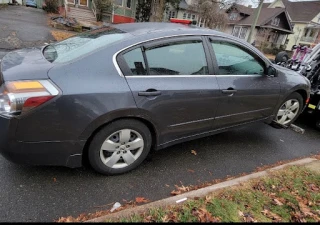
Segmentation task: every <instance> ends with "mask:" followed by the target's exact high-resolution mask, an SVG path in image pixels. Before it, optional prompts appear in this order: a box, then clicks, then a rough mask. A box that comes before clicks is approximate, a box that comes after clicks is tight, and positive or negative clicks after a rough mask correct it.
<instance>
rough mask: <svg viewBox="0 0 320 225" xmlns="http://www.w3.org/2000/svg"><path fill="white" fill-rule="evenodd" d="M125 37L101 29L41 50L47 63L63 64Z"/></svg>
mask: <svg viewBox="0 0 320 225" xmlns="http://www.w3.org/2000/svg"><path fill="white" fill-rule="evenodd" d="M127 36H129V34H128V33H126V32H124V31H121V30H118V29H115V28H113V27H102V28H98V29H94V30H91V31H88V32H84V33H82V34H79V35H77V36H74V37H71V38H68V39H66V40H64V41H61V42H57V43H54V44H50V45H48V46H46V47H45V48H44V49H43V55H44V57H45V58H46V59H47V60H48V61H49V62H55V63H65V62H68V61H71V60H74V59H76V58H78V57H81V56H83V55H85V54H87V53H90V52H92V51H94V50H96V49H99V48H102V47H105V46H107V45H110V44H112V43H114V42H117V41H119V40H122V39H124V38H126V37H127Z"/></svg>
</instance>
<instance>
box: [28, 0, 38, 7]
mask: <svg viewBox="0 0 320 225" xmlns="http://www.w3.org/2000/svg"><path fill="white" fill-rule="evenodd" d="M26 6H27V7H28V6H31V7H35V8H37V0H26Z"/></svg>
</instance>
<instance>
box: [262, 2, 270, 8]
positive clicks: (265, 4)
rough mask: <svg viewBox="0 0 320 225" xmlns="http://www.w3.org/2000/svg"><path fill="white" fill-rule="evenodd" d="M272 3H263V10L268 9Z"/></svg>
mask: <svg viewBox="0 0 320 225" xmlns="http://www.w3.org/2000/svg"><path fill="white" fill-rule="evenodd" d="M270 4H271V3H263V4H262V8H267V7H268V6H269V5H270Z"/></svg>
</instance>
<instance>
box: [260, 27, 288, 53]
mask: <svg viewBox="0 0 320 225" xmlns="http://www.w3.org/2000/svg"><path fill="white" fill-rule="evenodd" d="M289 34H292V32H291V31H289V30H285V29H281V28H277V29H275V28H274V27H268V26H263V27H259V28H258V29H257V35H256V45H257V46H261V47H262V48H277V49H279V48H283V47H284V46H285V45H286V39H287V37H288V35H289Z"/></svg>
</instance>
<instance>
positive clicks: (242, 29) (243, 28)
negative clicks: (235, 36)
mask: <svg viewBox="0 0 320 225" xmlns="http://www.w3.org/2000/svg"><path fill="white" fill-rule="evenodd" d="M247 31H248V28H247V27H242V28H241V30H240V35H239V38H241V39H245V38H246V35H247Z"/></svg>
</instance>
